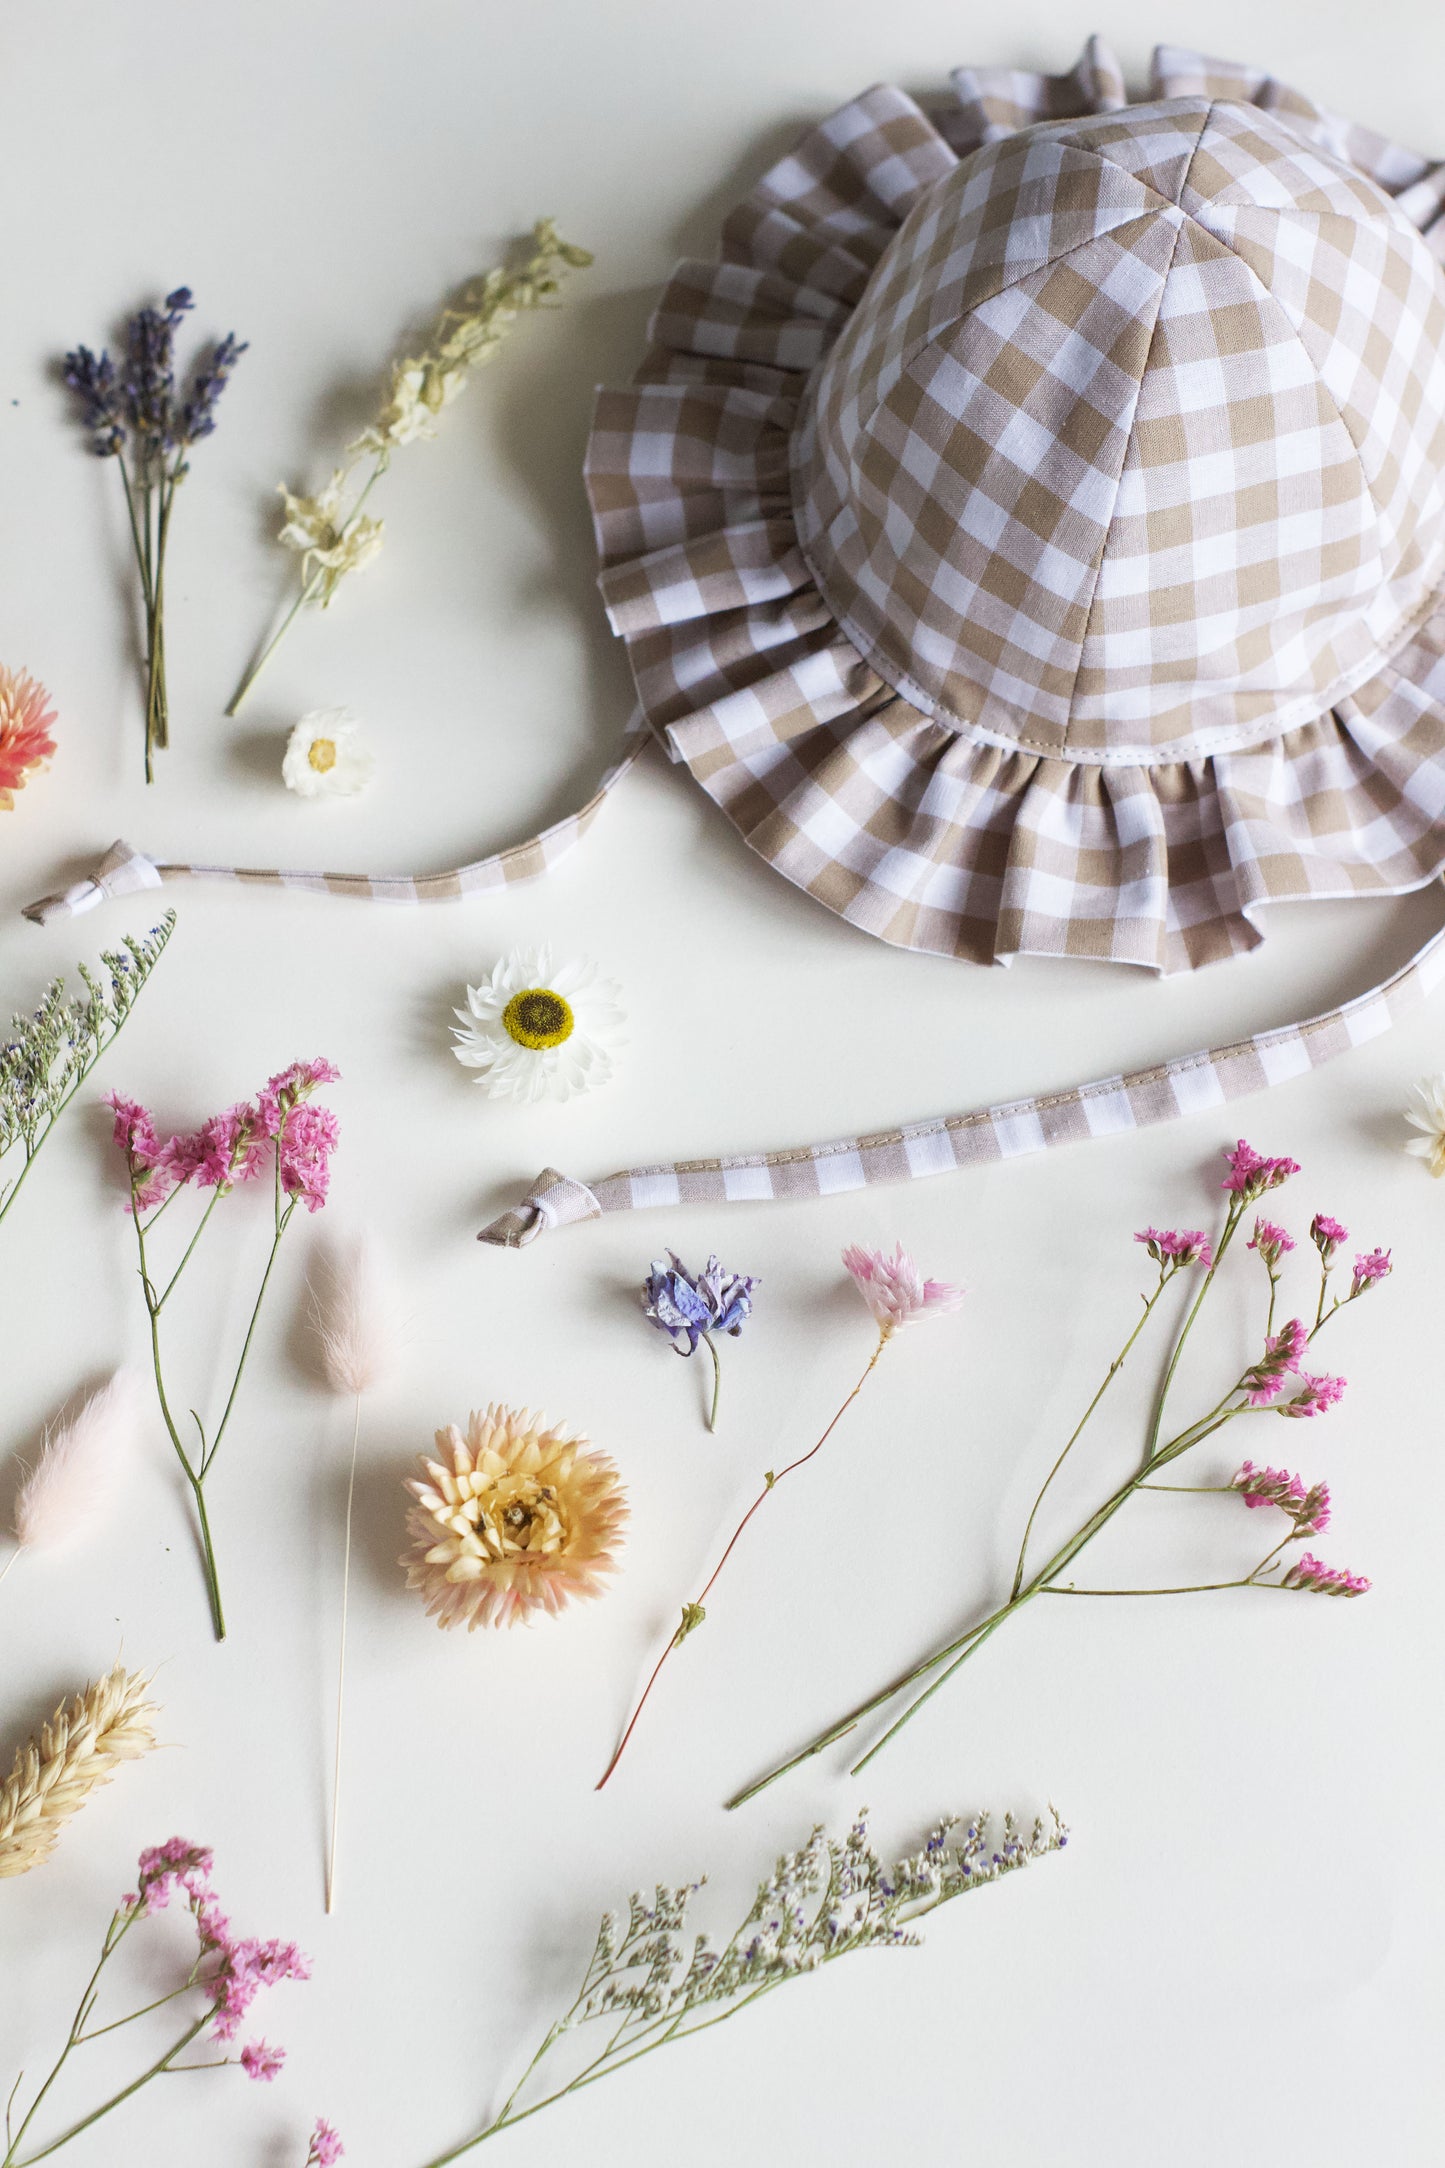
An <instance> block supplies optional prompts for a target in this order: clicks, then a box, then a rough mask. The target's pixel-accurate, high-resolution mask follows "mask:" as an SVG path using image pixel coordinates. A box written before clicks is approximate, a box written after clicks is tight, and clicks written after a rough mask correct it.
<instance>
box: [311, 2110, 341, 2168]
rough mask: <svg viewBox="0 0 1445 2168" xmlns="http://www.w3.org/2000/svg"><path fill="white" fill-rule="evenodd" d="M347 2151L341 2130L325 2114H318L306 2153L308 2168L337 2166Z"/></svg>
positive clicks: (331, 2167) (332, 2167)
mask: <svg viewBox="0 0 1445 2168" xmlns="http://www.w3.org/2000/svg"><path fill="white" fill-rule="evenodd" d="M345 2151H346V2148H345V2146H344V2145H343V2144H342V2143H341V2133H340V2131H338V2130H337V2129H336V2128H335V2126H334V2124H331V2123H328V2122H327V2120H326V2118H325V2116H324V2115H318V2117H317V2118H316V2128H315V2130H313V2131H312V2133H311V2144H310V2146H309V2147H308V2149H307V2153H306V2168H336V2163H337V2161H339V2160H340V2158H341V2156H342V2154H343V2153H344V2152H345Z"/></svg>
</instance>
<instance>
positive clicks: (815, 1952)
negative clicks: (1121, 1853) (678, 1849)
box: [427, 1808, 1069, 2168]
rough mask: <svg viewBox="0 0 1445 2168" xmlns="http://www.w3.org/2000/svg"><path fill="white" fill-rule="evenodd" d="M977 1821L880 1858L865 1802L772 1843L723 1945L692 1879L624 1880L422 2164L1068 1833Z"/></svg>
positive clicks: (703, 2024)
mask: <svg viewBox="0 0 1445 2168" xmlns="http://www.w3.org/2000/svg"><path fill="white" fill-rule="evenodd" d="M957 1829H963V1832H964V1833H963V1835H962V1837H959V1838H956V1837H955V1836H954V1831H955V1830H957ZM988 1830H989V1818H988V1816H987V1815H986V1814H978V1815H975V1816H974V1817H973V1818H972V1819H971V1820H970V1821H969V1822H968V1823H967V1825H966V1826H965V1825H964V1824H963V1823H962V1822H961V1821H960V1820H959V1819H958V1818H957V1817H954V1816H950V1817H948V1818H947V1819H946V1820H944V1821H941V1822H940V1823H939V1824H938V1825H937V1827H936V1828H935V1829H934V1830H933V1832H932V1834H931V1835H930V1836H929V1837H928V1839H927V1841H926V1842H925V1843H924V1844H923V1846H922V1847H921V1848H920V1849H919V1850H918V1851H917V1852H913V1853H909V1854H906V1855H905V1856H904V1857H903V1858H902V1859H899V1860H897V1861H895V1863H894V1864H893V1865H892V1866H891V1867H888V1868H885V1867H884V1865H883V1863H882V1861H881V1860H880V1859H879V1856H878V1854H877V1852H876V1851H875V1850H874V1848H873V1845H872V1844H871V1842H870V1841H869V1837H868V1824H867V1810H866V1809H865V1810H864V1811H863V1812H862V1813H860V1814H859V1816H858V1818H857V1820H856V1821H855V1822H854V1824H853V1826H852V1828H851V1829H850V1830H849V1832H848V1834H847V1836H846V1837H844V1838H841V1839H839V1838H834V1837H830V1836H828V1834H827V1832H826V1831H825V1830H824V1829H823V1828H822V1826H821V1825H820V1826H819V1827H817V1828H815V1829H814V1831H813V1833H812V1835H811V1836H810V1837H809V1839H808V1841H807V1843H806V1844H805V1845H803V1846H802V1847H801V1848H800V1849H799V1850H798V1851H796V1852H785V1853H783V1855H782V1856H781V1858H780V1859H779V1860H778V1862H777V1864H776V1866H775V1867H774V1869H773V1871H772V1873H771V1874H770V1875H769V1876H767V1878H766V1879H765V1880H764V1881H763V1882H761V1883H760V1884H759V1886H758V1892H757V1895H756V1896H755V1897H754V1899H753V1902H752V1904H751V1906H750V1907H749V1909H748V1911H747V1913H746V1915H745V1916H744V1918H743V1919H742V1920H741V1921H740V1923H739V1925H738V1926H737V1928H736V1929H735V1930H734V1932H733V1933H732V1935H731V1936H729V1938H728V1940H727V1942H725V1943H724V1944H723V1946H722V1947H721V1949H715V1948H714V1947H713V1946H712V1944H711V1943H710V1942H709V1940H708V1937H707V1936H706V1935H698V1936H696V1937H695V1938H694V1939H692V1940H691V1941H689V1940H688V1938H687V1936H686V1927H687V1911H688V1906H689V1903H690V1902H691V1900H692V1898H693V1896H694V1895H695V1894H696V1892H697V1890H698V1889H699V1888H700V1887H701V1884H700V1883H696V1882H694V1883H691V1884H687V1885H685V1886H684V1887H683V1888H681V1889H667V1888H664V1887H663V1886H661V1885H659V1886H658V1888H657V1889H656V1890H655V1891H654V1892H653V1896H652V1900H651V1902H650V1903H649V1902H648V1901H647V1900H646V1899H645V1898H644V1897H642V1896H641V1895H640V1894H634V1895H633V1896H632V1897H631V1898H630V1899H629V1901H628V1911H627V1918H626V1920H625V1921H623V1920H621V1919H619V1918H617V1917H616V1916H614V1915H613V1914H612V1913H606V1914H604V1916H603V1919H602V1923H601V1925H600V1927H599V1928H598V1931H597V1941H596V1943H595V1945H594V1947H593V1951H592V1955H591V1957H590V1958H589V1959H588V1962H587V1968H586V1971H585V1972H584V1974H583V1976H582V1985H581V1987H580V1988H579V1990H578V1992H577V1996H576V1999H575V2000H574V2001H573V2003H572V2005H571V2007H570V2008H569V2009H568V2010H566V2011H564V2012H563V2014H562V2016H561V2017H560V2018H559V2019H558V2020H557V2022H556V2024H555V2025H553V2026H552V2028H551V2030H550V2031H549V2032H548V2034H547V2035H546V2038H545V2039H544V2040H543V2042H542V2044H541V2046H540V2047H539V2048H538V2050H537V2052H536V2054H535V2055H534V2056H533V2058H532V2060H531V2062H530V2063H529V2064H528V2065H527V2068H526V2070H525V2071H524V2072H523V2074H522V2077H521V2079H520V2080H519V2082H518V2083H517V2084H516V2085H515V2086H514V2087H513V2089H512V2092H511V2094H510V2096H509V2097H508V2099H507V2100H506V2102H505V2103H504V2105H503V2107H502V2108H501V2110H500V2112H499V2113H498V2114H497V2115H496V2116H495V2117H494V2118H493V2119H492V2121H491V2122H490V2123H488V2124H487V2125H486V2126H485V2128H484V2129H482V2130H479V2131H477V2132H476V2133H475V2135H474V2136H472V2137H470V2138H466V2139H464V2140H463V2141H462V2143H461V2144H460V2145H457V2146H453V2147H452V2149H451V2150H450V2151H449V2152H446V2153H439V2154H438V2155H437V2156H436V2158H435V2159H434V2160H432V2161H430V2162H428V2164H427V2168H447V2163H448V2162H451V2161H455V2160H460V2159H461V2157H462V2155H463V2154H464V2153H469V2152H471V2151H472V2149H473V2148H474V2147H476V2146H479V2145H484V2144H485V2143H486V2141H487V2140H488V2139H489V2138H495V2137H499V2136H500V2135H501V2133H502V2132H503V2131H504V2130H510V2129H511V2128H512V2126H513V2124H515V2123H523V2122H525V2121H526V2120H527V2118H528V2117H529V2116H533V2115H538V2114H540V2113H541V2111H542V2109H544V2108H549V2107H551V2106H552V2104H553V2103H554V2102H555V2101H558V2100H562V2099H564V2098H565V2097H566V2096H567V2095H568V2094H569V2093H575V2092H580V2091H581V2089H582V2088H583V2087H584V2086H587V2085H595V2084H596V2083H597V2081H598V2079H599V2078H605V2077H610V2076H611V2075H612V2073H613V2072H614V2071H616V2070H621V2069H623V2068H624V2067H625V2066H626V2065H627V2064H628V2063H631V2062H636V2061H637V2060H638V2059H639V2057H641V2056H643V2055H648V2054H650V2053H651V2052H652V2051H653V2049H654V2048H660V2047H666V2046H667V2045H668V2044H669V2043H670V2042H672V2041H674V2040H685V2039H687V2038H688V2037H689V2036H690V2035H691V2034H693V2033H697V2032H702V2031H704V2030H705V2029H706V2028H707V2027H708V2026H709V2025H718V2024H721V2023H722V2022H723V2020H724V2019H726V2018H730V2017H735V2016H736V2015H737V2013H738V2012H739V2011H740V2010H745V2009H747V2007H748V2006H749V2004H750V2003H754V2002H756V2001H757V2000H758V1999H759V1998H760V1997H761V1996H763V1995H766V1994H769V1993H771V1991H772V1990H773V1989H774V1988H775V1987H781V1986H782V1985H783V1983H784V1982H785V1981H787V1980H796V1979H799V1978H801V1977H802V1975H803V1974H805V1973H809V1972H816V1971H817V1970H818V1968H819V1967H820V1966H822V1965H827V1964H831V1963H832V1962H833V1960H834V1959H835V1958H838V1957H842V1956H844V1955H846V1954H847V1953H848V1952H849V1951H852V1950H868V1949H907V1948H911V1947H915V1946H916V1945H917V1944H918V1943H919V1942H920V1941H921V1939H922V1938H921V1936H919V1935H917V1934H915V1933H913V1932H912V1929H913V1927H914V1925H915V1923H916V1922H917V1921H919V1920H921V1919H923V1918H925V1917H926V1916H927V1914H928V1913H930V1912H935V1911H937V1909H938V1907H939V1906H940V1905H944V1904H948V1903H950V1902H951V1901H952V1900H953V1899H954V1898H955V1897H961V1896H963V1895H965V1894H966V1892H967V1891H969V1890H974V1889H982V1888H983V1887H985V1886H986V1885H987V1884H988V1883H990V1882H997V1881H999V1880H1001V1878H1002V1877H1003V1876H1004V1875H1007V1874H1011V1873H1013V1872H1014V1871H1015V1869H1017V1868H1019V1867H1026V1866H1028V1865H1029V1864H1030V1863H1031V1862H1032V1861H1033V1860H1036V1859H1041V1858H1043V1857H1045V1856H1046V1855H1047V1854H1048V1853H1050V1852H1060V1851H1062V1850H1063V1849H1064V1846H1065V1845H1066V1844H1067V1843H1068V1841H1069V1833H1068V1830H1067V1828H1066V1827H1065V1825H1064V1823H1063V1822H1062V1821H1061V1820H1060V1818H1059V1815H1058V1813H1057V1811H1056V1810H1054V1809H1052V1808H1051V1809H1050V1810H1049V1820H1048V1821H1047V1822H1045V1821H1044V1820H1043V1819H1042V1817H1040V1818H1038V1819H1036V1820H1035V1821H1034V1824H1033V1827H1032V1829H1031V1830H1030V1832H1029V1834H1028V1835H1027V1836H1021V1835H1020V1833H1019V1828H1018V1825H1017V1823H1016V1822H1015V1820H1014V1817H1013V1816H1012V1815H1011V1814H1006V1815H1005V1816H1004V1819H1003V1830H1002V1835H1001V1837H1000V1838H999V1840H998V1843H997V1847H996V1848H995V1847H994V1846H993V1845H991V1843H990V1839H989V1834H988ZM599 2020H601V2021H605V2022H606V2023H607V2025H608V2026H609V2027H610V2038H609V2039H608V2042H607V2045H606V2046H605V2047H604V2048H603V2049H602V2050H601V2052H600V2053H599V2054H597V2055H595V2056H594V2057H593V2058H592V2060H591V2061H590V2062H588V2063H586V2064H585V2065H584V2067H583V2068H582V2069H581V2070H580V2071H578V2072H577V2073H576V2074H575V2075H574V2076H573V2077H572V2078H570V2079H569V2080H568V2082H567V2083H566V2084H565V2085H559V2086H557V2087H556V2089H555V2090H554V2091H552V2092H549V2093H546V2094H545V2095H544V2096H543V2098H542V2099H540V2100H537V2101H534V2102H533V2104H532V2105H531V2106H530V2107H527V2108H518V2106H517V2102H518V2100H519V2099H520V2098H521V2096H522V2094H523V2092H524V2090H525V2089H526V2087H527V2084H528V2082H529V2080H530V2079H531V2078H532V2077H533V2076H534V2075H535V2073H536V2071H537V2070H538V2069H539V2068H540V2067H541V2065H542V2064H543V2062H544V2061H545V2059H546V2058H547V2057H548V2056H549V2055H550V2054H551V2053H552V2051H553V2050H554V2049H555V2048H556V2046H557V2045H558V2043H559V2041H561V2040H562V2039H563V2038H564V2037H565V2036H566V2035H567V2034H568V2033H571V2032H574V2031H576V2030H578V2029H579V2028H580V2027H582V2026H584V2025H588V2024H592V2023H594V2022H597V2021H599Z"/></svg>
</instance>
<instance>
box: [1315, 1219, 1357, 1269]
mask: <svg viewBox="0 0 1445 2168" xmlns="http://www.w3.org/2000/svg"><path fill="white" fill-rule="evenodd" d="M1349 1239H1350V1230H1349V1228H1348V1227H1342V1226H1341V1225H1340V1223H1339V1221H1338V1220H1337V1219H1331V1218H1330V1216H1329V1214H1328V1213H1327V1212H1316V1214H1315V1216H1314V1218H1313V1219H1312V1220H1311V1221H1310V1240H1311V1242H1313V1244H1314V1246H1315V1248H1316V1249H1317V1250H1318V1251H1319V1253H1320V1263H1321V1264H1322V1265H1323V1266H1324V1268H1325V1270H1326V1272H1328V1271H1329V1269H1330V1266H1331V1265H1332V1264H1333V1263H1334V1261H1335V1257H1336V1254H1337V1252H1338V1251H1339V1250H1340V1249H1341V1248H1342V1247H1343V1245H1344V1244H1345V1243H1346V1242H1348V1241H1349Z"/></svg>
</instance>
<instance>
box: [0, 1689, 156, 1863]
mask: <svg viewBox="0 0 1445 2168" xmlns="http://www.w3.org/2000/svg"><path fill="white" fill-rule="evenodd" d="M149 1693H150V1681H149V1679H146V1678H143V1677H142V1676H141V1674H140V1673H139V1672H136V1671H127V1670H126V1669H125V1668H124V1666H123V1665H121V1664H117V1665H116V1667H115V1669H114V1671H112V1672H111V1673H110V1675H109V1677H108V1678H104V1679H99V1680H97V1681H96V1683H95V1684H94V1685H93V1686H88V1687H87V1688H86V1689H85V1692H84V1693H83V1694H75V1695H73V1696H72V1698H71V1699H70V1700H69V1701H63V1702H62V1703H61V1705H60V1707H59V1708H58V1709H57V1710H56V1712H55V1714H54V1716H52V1717H51V1719H50V1722H49V1723H48V1724H45V1725H43V1726H42V1727H41V1731H40V1734H39V1737H38V1738H35V1739H31V1740H30V1741H28V1743H27V1744H26V1745H25V1746H23V1747H21V1748H20V1750H19V1752H18V1753H17V1754H16V1756H15V1766H14V1768H13V1769H12V1770H11V1772H10V1777H9V1780H8V1782H7V1783H6V1784H4V1785H3V1786H0V1878H3V1877H4V1876H7V1875H16V1874H28V1873H29V1871H30V1869H31V1868H32V1867H38V1866H39V1865H40V1863H41V1861H42V1860H45V1859H48V1858H49V1857H50V1854H51V1852H52V1851H53V1850H54V1849H55V1841H56V1839H57V1837H58V1836H59V1834H60V1830H61V1826H62V1824H63V1823H65V1822H68V1821H69V1820H70V1817H71V1815H72V1814H78V1813H79V1811H80V1809H81V1808H82V1807H83V1806H84V1805H85V1802H86V1801H87V1799H89V1797H90V1795H91V1793H92V1792H95V1791H99V1789H100V1787H101V1785H102V1784H108V1783H109V1782H110V1780H111V1778H112V1777H113V1776H114V1775H115V1772H116V1770H117V1769H118V1768H119V1767H120V1764H121V1763H122V1762H123V1761H135V1760H136V1759H137V1758H138V1757H139V1756H140V1755H142V1754H148V1753H149V1752H150V1750H151V1748H152V1747H153V1746H154V1745H155V1743H156V1737H155V1733H154V1732H153V1731H152V1730H151V1727H150V1721H149V1720H150V1718H151V1717H153V1716H154V1715H155V1714H156V1713H157V1712H156V1706H155V1703H154V1702H153V1701H151V1700H150V1698H149Z"/></svg>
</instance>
